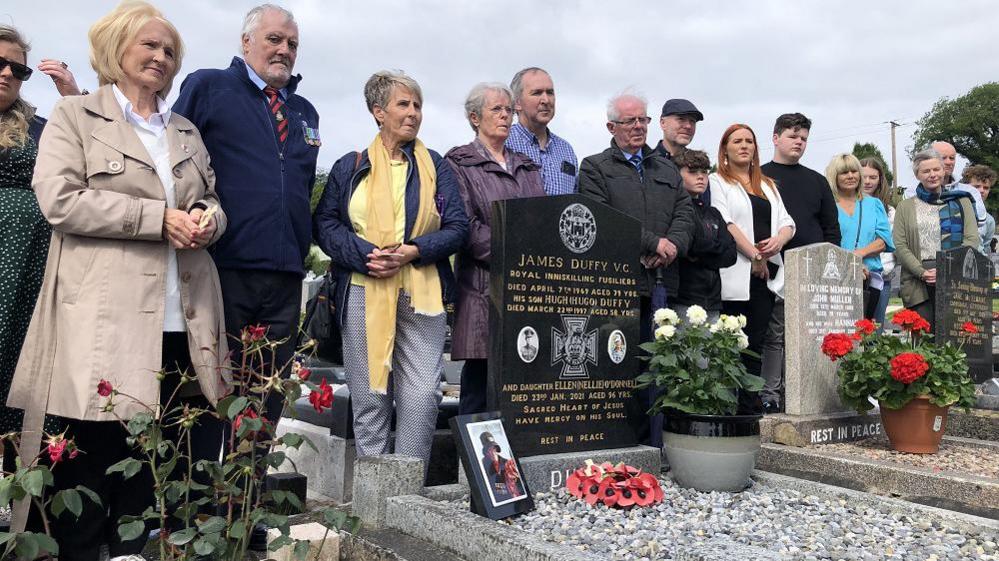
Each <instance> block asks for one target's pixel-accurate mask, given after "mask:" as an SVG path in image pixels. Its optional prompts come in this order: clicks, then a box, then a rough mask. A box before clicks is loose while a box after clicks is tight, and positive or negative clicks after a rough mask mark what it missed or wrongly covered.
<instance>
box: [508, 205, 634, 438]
mask: <svg viewBox="0 0 999 561" xmlns="http://www.w3.org/2000/svg"><path fill="white" fill-rule="evenodd" d="M640 247H641V226H640V224H639V222H638V220H636V219H634V218H632V217H630V216H627V215H625V214H623V213H621V212H619V211H617V210H615V209H613V208H610V207H608V206H605V205H602V204H600V203H597V202H594V201H593V200H591V199H588V198H586V197H583V196H580V195H565V196H559V197H543V198H531V199H514V200H508V201H499V202H496V203H493V225H492V255H491V268H490V296H491V297H490V316H489V321H490V333H491V341H490V345H491V348H490V354H489V388H488V404H489V408H490V409H491V410H499V411H500V412H501V413H502V415H503V420H504V424H505V425H506V430H507V434H508V435H509V437H510V444H511V445H512V446H513V450H514V451H515V452H516V453H517V454H518V455H520V456H533V455H538V454H552V453H560V452H575V451H584V450H597V449H605V448H617V447H624V446H632V445H634V444H635V443H636V438H635V427H636V425H637V423H639V422H641V419H642V416H643V413H644V412H643V410H642V407H641V405H640V404H639V402H638V400H637V399H636V398H635V377H636V376H637V375H638V373H639V370H640V368H641V365H640V362H639V360H638V356H639V352H640V351H639V348H638V343H639V296H638V292H637V288H638V282H639V278H640V277H639V274H640V271H639V267H640V266H641V265H640V263H639V259H638V257H639V253H640Z"/></svg>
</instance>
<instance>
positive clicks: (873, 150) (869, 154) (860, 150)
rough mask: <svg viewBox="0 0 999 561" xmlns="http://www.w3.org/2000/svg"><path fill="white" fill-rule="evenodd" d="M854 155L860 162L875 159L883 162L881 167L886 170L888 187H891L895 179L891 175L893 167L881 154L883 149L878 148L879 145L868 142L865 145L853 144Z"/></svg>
mask: <svg viewBox="0 0 999 561" xmlns="http://www.w3.org/2000/svg"><path fill="white" fill-rule="evenodd" d="M853 155H854V156H856V157H857V159H858V160H863V159H864V158H874V159H876V160H878V161H879V162H881V165H882V166H883V167H884V168H885V179H887V180H888V186H889V187H891V179H892V177H893V176H892V173H891V166H890V165H888V161H887V160H885V157H884V156H883V155H882V154H881V149H880V148H878V147H877V145H875V144H872V143H870V142H866V143H864V144H861V143H859V142H855V143H854V144H853Z"/></svg>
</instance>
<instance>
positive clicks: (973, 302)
mask: <svg viewBox="0 0 999 561" xmlns="http://www.w3.org/2000/svg"><path fill="white" fill-rule="evenodd" d="M934 311H935V316H936V317H935V319H934V323H935V324H934V329H933V330H934V334H935V335H936V341H937V342H940V343H943V342H947V341H950V342H952V343H955V344H958V343H960V344H963V349H964V352H965V353H967V355H968V371H969V373H970V374H971V377H972V378H973V379H974V380H975V383H981V382H984V381H985V380H988V379H989V378H992V337H991V336H992V262H991V261H990V260H989V258H988V257H986V256H985V255H982V254H981V253H980V252H979V251H978V250H976V249H974V248H971V247H959V248H955V249H950V250H947V251H940V252H937V290H936V304H935V310H934ZM969 321H970V322H971V323H973V324H974V325H975V327H976V328H977V329H978V333H975V334H973V335H967V334H965V333H964V332H963V331H962V329H961V327H962V325H964V323H965V322H969Z"/></svg>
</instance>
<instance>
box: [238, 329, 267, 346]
mask: <svg viewBox="0 0 999 561" xmlns="http://www.w3.org/2000/svg"><path fill="white" fill-rule="evenodd" d="M266 334H267V328H266V327H265V326H263V325H248V326H246V327H244V328H243V336H242V337H241V338H242V340H243V342H250V343H252V342H254V341H259V340H261V339H263V338H264V335H266Z"/></svg>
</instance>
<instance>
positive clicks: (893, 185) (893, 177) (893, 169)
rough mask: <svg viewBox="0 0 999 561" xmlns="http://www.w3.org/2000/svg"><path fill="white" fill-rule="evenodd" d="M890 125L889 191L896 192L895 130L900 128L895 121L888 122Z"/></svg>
mask: <svg viewBox="0 0 999 561" xmlns="http://www.w3.org/2000/svg"><path fill="white" fill-rule="evenodd" d="M888 124H890V125H891V190H892V191H893V192H895V191H898V164H897V162H896V160H895V129H896V128H898V127H900V126H901V125H899V124H898V123H896V122H895V121H888Z"/></svg>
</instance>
